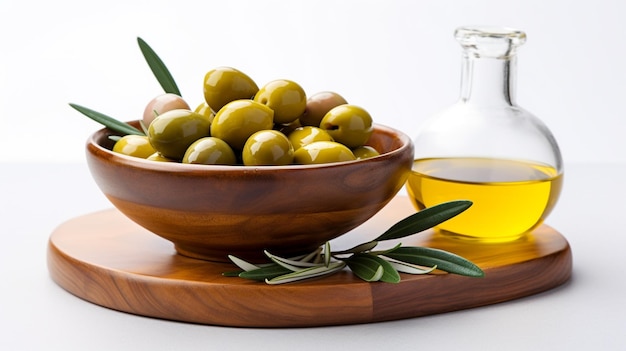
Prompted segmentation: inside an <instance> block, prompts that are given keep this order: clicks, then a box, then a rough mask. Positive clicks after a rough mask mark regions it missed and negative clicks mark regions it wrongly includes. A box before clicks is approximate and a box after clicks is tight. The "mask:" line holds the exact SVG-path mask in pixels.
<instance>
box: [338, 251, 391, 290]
mask: <svg viewBox="0 0 626 351" xmlns="http://www.w3.org/2000/svg"><path fill="white" fill-rule="evenodd" d="M346 262H347V264H348V267H350V269H351V270H352V272H354V274H356V275H357V276H358V277H359V278H361V279H363V280H365V281H368V282H371V281H381V282H386V283H399V282H400V274H398V271H397V270H396V269H395V268H394V267H393V266H392V265H391V264H390V263H389V262H387V261H385V260H384V259H382V258H380V257H378V256H376V255H372V254H367V253H357V254H354V255H352V256H350V258H348V259H347V260H346Z"/></svg>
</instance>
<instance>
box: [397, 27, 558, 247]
mask: <svg viewBox="0 0 626 351" xmlns="http://www.w3.org/2000/svg"><path fill="white" fill-rule="evenodd" d="M455 38H456V40H457V41H458V42H459V43H460V44H461V47H462V53H463V56H462V64H463V65H462V79H461V93H460V98H459V100H458V101H457V102H456V103H455V104H454V105H452V106H450V107H449V108H447V109H444V110H443V111H441V112H440V113H438V114H436V115H435V116H433V117H432V118H431V119H429V120H428V121H427V122H426V123H425V124H424V125H423V126H422V129H421V131H420V132H419V133H418V135H417V137H416V138H415V162H414V164H413V170H412V173H411V175H410V176H409V180H408V181H407V191H408V193H409V195H410V197H411V200H412V202H413V204H414V206H415V207H416V208H417V209H418V210H419V209H423V208H425V207H430V206H432V205H435V204H438V203H441V202H445V201H450V200H460V199H467V200H471V201H472V202H473V205H472V206H471V207H470V208H469V209H468V210H466V211H465V212H463V213H461V214H460V215H458V216H457V217H454V218H452V219H450V220H448V221H446V222H444V223H442V224H441V225H440V226H438V227H437V228H438V230H439V231H440V232H441V233H442V234H444V235H453V236H457V237H460V238H467V239H473V240H478V241H481V242H507V241H512V240H515V239H519V238H520V237H522V236H524V235H525V234H526V233H529V232H531V231H532V230H533V229H534V228H536V227H537V226H539V225H540V224H541V223H542V222H543V221H544V219H545V218H546V216H548V214H549V213H550V211H551V210H552V209H553V208H554V206H555V204H556V202H557V199H558V197H559V194H560V192H561V187H562V182H563V162H562V158H561V152H560V150H559V147H558V145H557V142H556V140H555V138H554V136H553V135H552V133H551V132H550V131H549V130H548V128H547V127H546V125H545V124H544V123H543V122H542V121H541V120H539V119H538V118H537V117H535V116H533V115H532V114H531V113H529V112H528V111H526V110H524V109H523V108H521V107H520V106H518V105H517V104H516V102H515V76H516V61H517V58H516V52H517V48H518V47H519V46H520V45H522V44H523V43H524V42H525V41H526V34H525V33H524V32H522V31H519V30H515V29H510V28H500V27H495V28H494V27H461V28H458V29H457V30H456V31H455ZM537 84H540V83H539V82H537Z"/></svg>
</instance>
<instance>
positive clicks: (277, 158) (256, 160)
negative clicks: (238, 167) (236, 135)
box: [242, 130, 293, 166]
mask: <svg viewBox="0 0 626 351" xmlns="http://www.w3.org/2000/svg"><path fill="white" fill-rule="evenodd" d="M242 157H243V164H244V165H245V166H282V165H288V164H291V163H292V162H293V146H292V145H291V143H290V142H289V139H287V137H286V136H285V134H283V133H281V132H279V131H276V130H261V131H258V132H256V133H254V134H252V135H251V136H250V138H248V140H247V141H246V144H245V145H244V146H243V152H242Z"/></svg>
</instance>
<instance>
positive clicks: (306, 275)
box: [265, 261, 346, 285]
mask: <svg viewBox="0 0 626 351" xmlns="http://www.w3.org/2000/svg"><path fill="white" fill-rule="evenodd" d="M345 266H346V263H345V262H342V261H338V262H333V263H331V264H330V265H329V266H328V267H326V266H324V265H323V264H322V265H317V266H314V267H308V268H303V269H299V270H296V271H293V272H291V273H287V274H283V275H279V276H277V277H273V278H267V279H265V282H266V283H267V284H271V285H275V284H284V283H291V282H295V281H299V280H303V279H311V278H315V277H320V276H324V275H330V274H334V273H336V272H339V271H340V270H342V269H343V268H344V267H345Z"/></svg>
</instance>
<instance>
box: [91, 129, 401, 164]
mask: <svg viewBox="0 0 626 351" xmlns="http://www.w3.org/2000/svg"><path fill="white" fill-rule="evenodd" d="M128 123H132V122H128ZM372 126H373V128H374V130H379V131H382V132H383V133H387V134H393V135H396V136H397V137H398V139H399V140H400V141H401V143H402V145H401V146H400V147H398V148H397V149H394V150H391V151H389V152H386V153H384V154H381V155H378V156H374V157H369V158H366V159H358V160H351V161H342V162H332V163H321V164H311V165H298V164H290V165H282V166H274V165H263V166H245V165H241V164H237V165H202V164H184V163H179V162H157V161H150V160H146V159H143V158H139V157H133V156H128V155H123V154H119V153H115V152H113V151H112V150H110V149H107V148H106V147H104V146H102V145H100V143H98V142H97V140H96V139H97V137H100V136H101V135H102V134H106V133H107V131H109V135H116V133H114V132H112V131H110V130H109V129H108V128H106V127H105V128H101V129H98V130H96V131H95V132H93V133H92V134H91V135H89V137H88V139H87V143H86V144H87V145H86V149H87V150H86V151H87V153H88V154H91V155H92V156H94V157H96V158H100V159H108V160H109V161H110V162H113V163H119V164H125V165H129V166H133V167H137V168H142V169H146V170H153V171H167V172H203V171H205V172H206V171H211V172H214V171H220V172H246V171H248V172H276V171H297V170H310V169H320V168H333V167H347V166H350V165H352V164H357V163H358V164H363V163H368V162H377V161H380V160H381V159H386V158H390V157H393V156H396V155H399V154H402V153H404V152H406V150H407V149H409V148H412V140H411V138H410V137H409V136H408V135H407V134H406V133H404V132H402V131H400V130H398V129H396V128H392V127H389V126H386V125H383V124H379V123H374V124H373V125H372Z"/></svg>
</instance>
